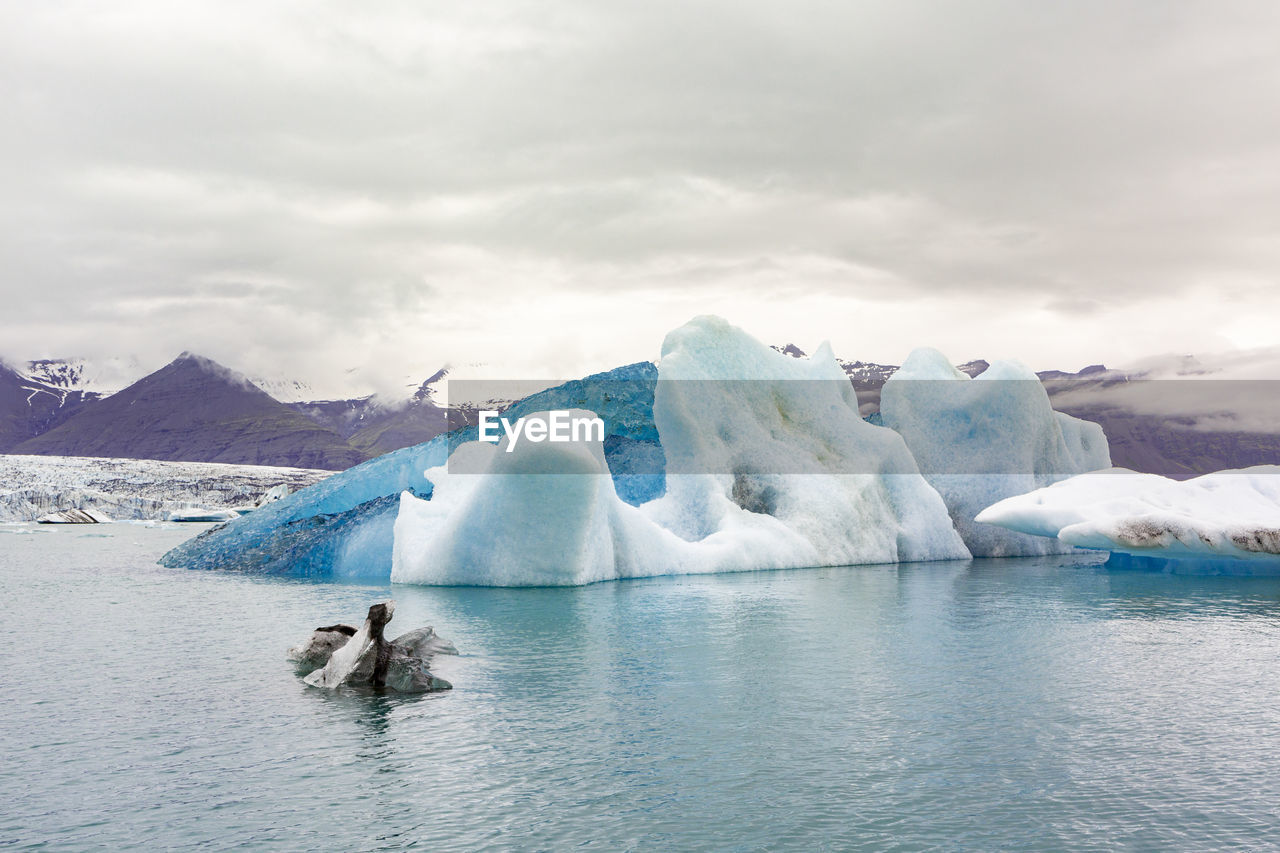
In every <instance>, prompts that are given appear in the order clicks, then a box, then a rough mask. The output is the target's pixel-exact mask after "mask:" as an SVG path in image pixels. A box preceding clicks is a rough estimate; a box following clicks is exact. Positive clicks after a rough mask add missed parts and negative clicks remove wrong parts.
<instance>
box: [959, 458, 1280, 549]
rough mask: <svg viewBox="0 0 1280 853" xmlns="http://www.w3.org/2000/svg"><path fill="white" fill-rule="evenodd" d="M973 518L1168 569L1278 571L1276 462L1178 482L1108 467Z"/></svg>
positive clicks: (1279, 469) (1279, 476)
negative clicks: (1158, 563)
mask: <svg viewBox="0 0 1280 853" xmlns="http://www.w3.org/2000/svg"><path fill="white" fill-rule="evenodd" d="M978 521H980V522H982V523H985V524H994V525H999V526H1001V527H1004V528H1007V529H1009V530H1016V531H1019V532H1021V533H1025V534H1031V535H1035V536H1045V537H1055V538H1056V539H1058V540H1060V541H1062V542H1064V543H1067V544H1069V545H1075V546H1079V547H1082V548H1095V549H1101V550H1107V551H1111V552H1113V554H1115V553H1119V554H1127V555H1130V556H1133V557H1143V558H1158V559H1161V560H1167V561H1169V564H1167V565H1168V567H1171V568H1174V569H1177V568H1179V565H1180V564H1183V565H1184V567H1185V568H1193V567H1194V566H1195V565H1196V564H1202V563H1207V562H1212V563H1213V565H1212V566H1210V568H1211V569H1212V570H1224V571H1226V570H1230V568H1231V567H1232V565H1235V566H1238V567H1241V568H1248V569H1249V571H1250V572H1256V571H1259V570H1261V569H1262V564H1266V566H1267V569H1268V570H1274V571H1280V466H1277V465H1260V466H1257V467H1253V468H1242V469H1236V470H1228V471H1216V472H1214V473H1212V474H1205V475H1203V476H1200V477H1196V478H1194V479H1191V480H1183V481H1179V480H1171V479H1169V478H1167V477H1160V476H1157V475H1155V474H1140V473H1137V472H1134V471H1129V470H1127V469H1124V468H1111V469H1108V470H1105V471H1097V472H1094V473H1090V474H1082V475H1080V476H1077V477H1072V478H1071V479H1069V480H1064V481H1062V482H1059V483H1055V484H1053V485H1051V486H1048V487H1047V488H1042V489H1038V490H1036V491H1033V492H1030V493H1028V494H1024V495H1018V496H1015V497H1009V498H1005V499H1004V500H1002V501H999V502H998V503H996V504H994V505H992V506H990V507H987V508H986V509H984V510H983V511H982V512H981V513H979V514H978ZM1202 568H1203V566H1202Z"/></svg>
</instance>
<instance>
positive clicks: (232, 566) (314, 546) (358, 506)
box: [161, 362, 665, 580]
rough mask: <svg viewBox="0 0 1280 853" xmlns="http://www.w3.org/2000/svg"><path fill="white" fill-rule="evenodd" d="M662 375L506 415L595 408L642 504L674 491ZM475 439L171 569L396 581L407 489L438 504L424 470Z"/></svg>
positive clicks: (629, 489)
mask: <svg viewBox="0 0 1280 853" xmlns="http://www.w3.org/2000/svg"><path fill="white" fill-rule="evenodd" d="M656 379H657V369H656V368H655V367H654V366H653V364H651V363H648V362H641V363H639V364H632V365H627V366H625V367H620V368H617V369H615V370H611V371H608V372H606V373H599V374H595V375H593V376H588V377H586V378H585V379H579V380H575V381H573V382H567V383H565V384H563V385H560V386H557V387H555V388H550V389H548V390H546V391H543V392H540V393H538V394H534V395H532V396H531V397H529V398H527V399H525V400H522V401H520V402H519V403H516V404H515V405H514V406H512V407H511V408H510V409H509V410H508V411H507V412H506V413H505V414H506V415H507V417H511V418H515V417H523V416H525V415H527V414H529V413H530V412H537V411H542V410H544V409H552V408H556V409H571V408H590V409H591V410H592V411H594V412H595V413H596V414H598V415H600V416H601V417H602V418H603V419H604V421H605V432H606V439H605V455H606V458H607V459H608V461H609V465H610V470H611V471H612V472H614V479H615V481H616V482H617V483H618V490H619V493H620V494H621V495H622V496H623V497H624V498H625V499H627V500H630V501H631V502H633V503H640V502H642V501H643V500H648V499H650V498H652V497H654V496H656V495H660V494H662V492H663V490H664V488H665V482H664V477H663V476H662V473H661V472H662V448H661V445H659V444H658V436H657V431H656V430H655V429H654V427H653V385H654V382H655V381H656ZM474 437H475V430H474V428H464V429H461V430H456V431H454V432H452V433H449V434H446V435H440V436H437V437H436V438H433V439H432V440H431V441H428V442H426V443H424V444H419V445H416V446H414V447H407V448H404V449H403V450H397V451H394V452H392V453H387V454H385V455H383V456H379V457H377V458H376V459H371V460H369V461H368V462H365V463H363V464H361V465H357V466H355V467H353V468H348V469H347V470H346V471H343V472H341V473H339V474H334V475H333V476H331V477H329V478H328V479H326V480H324V481H323V482H321V483H318V484H316V485H315V486H312V487H311V488H308V489H304V490H302V491H300V492H295V493H293V494H291V495H287V496H284V497H282V498H280V499H279V500H275V501H271V502H268V503H265V504H264V505H263V506H261V507H260V508H258V509H256V510H254V511H253V512H252V513H250V514H248V515H245V516H243V517H241V518H238V519H236V520H234V521H232V522H231V523H229V524H226V525H224V526H222V527H216V528H213V529H211V530H208V531H205V532H204V533H202V534H201V535H200V536H198V537H196V538H195V539H191V540H189V541H187V542H184V543H182V544H181V545H179V546H178V547H176V548H174V549H173V550H171V551H169V552H168V553H167V554H165V555H164V556H163V557H162V558H161V563H163V564H164V565H166V566H169V567H172V568H189V569H221V570H227V571H242V572H252V573H261V574H287V575H296V576H301V577H311V578H332V579H339V580H354V579H370V580H386V579H387V578H388V577H389V576H390V573H391V546H392V528H393V525H394V523H395V518H396V512H397V508H398V505H399V500H400V498H399V496H400V493H401V492H403V491H409V492H410V493H411V494H413V495H416V496H418V497H420V498H423V499H426V498H430V497H431V495H432V491H433V489H434V486H433V484H432V482H431V481H430V480H429V479H428V478H427V477H426V475H425V473H424V472H425V471H426V470H427V469H429V468H437V467H439V466H442V465H444V463H445V460H446V459H447V458H448V456H449V448H450V446H451V445H457V444H458V443H459V442H462V441H465V440H467V439H468V438H474ZM633 472H640V473H633ZM655 472H656V473H655Z"/></svg>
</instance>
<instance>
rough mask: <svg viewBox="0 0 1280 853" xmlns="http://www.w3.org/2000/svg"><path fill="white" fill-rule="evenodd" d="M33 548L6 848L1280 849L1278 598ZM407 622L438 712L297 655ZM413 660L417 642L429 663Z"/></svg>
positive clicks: (87, 537) (1067, 581)
mask: <svg viewBox="0 0 1280 853" xmlns="http://www.w3.org/2000/svg"><path fill="white" fill-rule="evenodd" d="M193 532H195V531H194V529H193V528H192V527H191V526H186V527H182V528H175V526H169V527H160V528H144V527H140V526H136V525H128V524H116V525H104V526H101V527H62V528H48V527H43V528H37V527H34V526H13V525H0V601H3V604H4V607H3V613H4V617H3V618H4V627H5V631H6V634H7V635H8V638H9V639H8V641H7V642H6V643H5V644H4V645H3V647H2V650H0V672H2V673H3V675H2V676H0V791H2V792H4V793H3V798H2V799H0V848H25V847H29V846H31V847H34V846H40V845H48V846H50V847H55V848H58V849H68V848H72V849H75V848H104V847H106V848H118V847H126V846H144V845H145V846H151V847H166V848H200V849H234V848H243V849H256V848H261V847H266V846H271V847H275V848H280V849H297V850H308V849H332V850H355V849H366V850H374V849H398V848H402V847H421V848H440V847H444V848H446V849H485V848H490V849H510V848H527V849H546V850H553V849H554V850H563V849H568V848H589V849H610V850H612V849H628V848H630V849H690V848H715V849H740V850H748V849H758V848H762V847H770V848H775V849H776V848H789V849H797V850H810V849H821V848H838V849H874V850H883V849H891V850H893V849H897V850H922V849H935V848H936V849H971V850H991V849H995V848H1019V849H1036V848H1039V849H1104V848H1105V849H1116V848H1121V849H1135V850H1136V849H1168V848H1180V849H1187V848H1208V847H1232V846H1235V847H1250V848H1255V849H1256V848H1261V847H1272V846H1274V845H1275V844H1276V841H1275V839H1276V837H1277V830H1280V819H1277V816H1276V815H1277V810H1276V806H1275V804H1276V803H1277V802H1280V769H1277V767H1278V765H1277V761H1276V756H1277V755H1280V579H1274V578H1269V579H1250V578H1192V577H1177V576H1168V575H1162V574H1147V573H1138V572H1125V573H1115V572H1110V573H1109V572H1105V571H1103V570H1101V569H1100V568H1099V567H1098V566H1097V565H1096V563H1097V559H1096V558H1093V557H1085V558H1041V559H1017V560H976V561H972V562H962V563H933V564H915V565H901V566H871V567H866V566H864V567H848V568H839V569H818V570H804V571H779V572H764V573H754V574H734V575H719V576H711V577H683V578H655V579H647V580H641V581H628V582H617V583H608V584H599V585H595V586H590V587H584V588H575V589H524V590H495V589H434V588H414V587H401V586H397V587H395V588H394V589H392V588H390V587H389V586H383V587H367V586H342V585H332V584H311V583H305V582H299V581H292V580H272V579H262V578H251V577H244V576H237V575H222V574H216V573H203V572H188V571H182V570H171V569H164V568H161V567H159V566H156V565H155V564H154V560H155V558H156V557H157V556H158V555H159V554H161V553H163V552H164V551H165V550H166V549H167V548H169V547H170V546H172V545H173V544H176V543H177V542H178V541H180V540H181V539H183V538H185V537H187V536H190V535H192V534H193ZM389 596H394V597H395V599H396V601H397V610H396V616H395V620H394V621H393V622H392V624H391V628H392V629H398V630H399V631H404V630H408V629H410V628H412V627H416V626H418V625H423V624H431V625H434V626H435V627H436V629H437V630H438V631H439V632H440V633H441V634H443V635H444V636H446V637H449V638H450V639H452V640H453V641H454V642H455V643H456V644H457V646H458V647H459V649H461V650H462V651H463V652H464V654H463V656H461V657H458V658H452V659H450V658H443V659H439V663H438V665H437V666H435V667H434V668H435V670H436V671H437V673H438V674H439V675H441V676H443V677H445V678H447V679H449V680H450V681H452V682H453V683H454V684H455V685H456V689H455V690H453V691H451V692H447V693H442V694H435V695H432V696H429V697H419V698H397V697H388V696H357V695H348V694H344V693H338V694H333V693H330V692H326V691H322V690H317V689H314V688H308V687H306V686H304V685H303V684H302V682H301V680H300V679H298V678H297V677H296V676H295V674H294V673H293V671H292V669H291V667H290V665H289V664H288V662H287V661H285V659H284V650H285V649H286V648H287V647H288V646H290V645H292V644H293V643H295V642H296V641H298V640H299V639H301V638H303V637H305V636H306V635H307V633H308V632H309V631H310V629H311V628H313V627H315V626H316V625H319V624H322V623H329V622H332V621H334V620H336V619H348V620H351V619H358V618H359V617H360V616H361V614H362V613H363V611H364V610H365V609H366V608H367V607H368V605H369V604H370V603H371V602H373V601H375V600H378V599H381V598H385V597H389ZM396 632H397V631H396V630H392V631H391V633H392V634H394V633H396Z"/></svg>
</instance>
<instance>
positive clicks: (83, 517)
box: [36, 509, 113, 524]
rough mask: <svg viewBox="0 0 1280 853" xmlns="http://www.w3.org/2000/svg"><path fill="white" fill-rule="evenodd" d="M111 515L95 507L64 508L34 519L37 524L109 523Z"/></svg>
mask: <svg viewBox="0 0 1280 853" xmlns="http://www.w3.org/2000/svg"><path fill="white" fill-rule="evenodd" d="M112 521H113V519H112V518H111V516H109V515H107V514H106V513H105V512H100V511H98V510H96V509H64V510H61V511H59V512H51V513H47V514H46V515H42V516H40V517H39V518H37V519H36V523H37V524H110V523H111V522H112Z"/></svg>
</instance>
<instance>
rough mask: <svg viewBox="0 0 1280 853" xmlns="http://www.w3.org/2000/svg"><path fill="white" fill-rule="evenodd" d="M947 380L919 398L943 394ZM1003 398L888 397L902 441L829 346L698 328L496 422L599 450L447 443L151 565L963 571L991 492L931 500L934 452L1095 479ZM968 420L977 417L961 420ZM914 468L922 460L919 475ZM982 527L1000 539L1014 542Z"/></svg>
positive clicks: (520, 575) (1089, 451) (472, 572)
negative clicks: (551, 428) (551, 420)
mask: <svg viewBox="0 0 1280 853" xmlns="http://www.w3.org/2000/svg"><path fill="white" fill-rule="evenodd" d="M939 358H940V356H939ZM928 361H929V358H928V357H927V356H925V355H921V356H917V357H913V360H912V361H911V362H910V363H909V365H907V366H904V369H907V367H910V368H911V371H916V370H920V371H921V372H922V373H923V374H925V375H929V376H931V375H932V374H931V373H929V371H928V370H927V369H926V368H927V367H928V363H927V362H928ZM921 365H924V366H923V367H922V366H921ZM1010 369H1012V368H1010ZM908 375H910V373H909V374H908ZM904 378H905V377H904ZM945 378H946V380H947V382H946V383H938V382H920V383H918V386H919V387H922V388H926V387H931V386H937V385H939V384H950V383H951V380H952V379H953V377H951V376H947V377H945ZM611 383H616V384H611ZM1004 384H1005V383H992V384H991V385H990V386H989V389H991V390H987V393H982V394H973V393H970V394H969V396H965V395H964V394H963V393H960V394H955V395H953V397H949V398H948V402H947V405H945V406H942V407H935V409H934V410H930V409H929V406H928V401H927V400H926V399H925V398H924V397H923V396H922V395H921V394H919V393H916V392H914V391H913V390H912V388H913V386H912V385H909V384H907V383H905V382H904V383H900V385H899V386H898V387H899V389H900V391H899V392H894V393H897V394H898V395H899V398H900V399H899V402H897V403H893V402H891V405H890V409H891V411H890V412H889V413H888V414H889V415H890V417H891V418H893V422H894V423H896V424H898V426H899V427H900V429H901V430H902V432H899V431H896V430H894V429H889V428H886V427H884V426H878V425H874V424H872V423H868V422H867V421H865V420H863V419H862V418H861V417H860V416H859V414H858V400H857V396H856V394H855V392H854V390H853V388H852V386H851V385H850V383H849V381H848V378H847V377H846V376H845V375H844V373H843V371H842V370H841V368H840V367H839V364H838V363H837V362H836V360H835V358H834V357H832V354H831V352H830V349H829V348H828V347H826V346H825V345H824V346H823V347H822V348H820V349H819V350H818V351H817V352H815V354H814V355H813V356H812V357H810V358H806V359H797V358H792V357H789V356H785V355H781V354H779V353H777V352H776V351H774V350H772V349H771V348H769V347H767V346H765V345H763V344H761V343H759V342H758V341H756V340H754V339H752V338H751V337H750V336H748V335H747V334H746V333H744V332H742V331H741V330H739V329H736V328H734V327H732V326H730V325H729V324H728V323H726V322H725V321H723V320H720V319H718V318H714V317H701V318H697V319H695V320H694V321H692V322H690V323H688V324H686V325H685V326H683V327H681V328H679V329H676V330H675V331H673V332H672V333H671V334H670V335H668V336H667V339H666V341H665V342H664V345H663V349H662V355H661V359H660V361H659V364H658V366H657V367H656V368H655V366H654V365H652V364H648V363H643V364H640V365H631V366H629V367H626V368H619V369H618V370H616V371H611V372H609V373H605V374H598V375H596V376H593V377H587V378H586V379H584V380H579V381H577V382H572V383H567V384H566V385H563V386H559V387H557V388H553V389H550V390H548V391H545V392H542V393H541V394H537V395H534V396H533V397H530V398H528V399H526V400H524V401H521V402H520V403H519V404H517V405H516V406H515V407H513V408H512V409H511V410H509V411H508V412H506V413H504V414H505V415H506V416H507V417H510V418H515V417H519V416H524V417H530V418H532V417H535V416H536V415H537V413H539V412H547V411H550V410H555V409H581V410H585V412H584V414H586V413H595V414H598V415H600V416H601V417H602V418H603V419H604V421H605V422H606V424H607V430H606V433H607V434H606V436H605V440H604V442H599V441H579V442H573V443H564V444H553V443H540V444H539V443H529V442H521V443H518V444H517V445H515V446H512V447H510V449H511V450H512V451H513V452H510V453H508V452H507V450H508V445H507V444H506V443H505V441H504V443H502V444H498V445H493V444H487V443H483V442H477V441H474V439H475V437H476V435H475V430H474V429H470V430H461V431H455V432H454V433H452V434H449V435H446V436H440V437H438V438H437V439H434V440H433V441H431V442H428V443H427V444H424V445H419V446H418V447H414V448H408V449H406V450H402V451H397V452H395V453H391V454H387V455H386V456H383V457H379V458H378V459H375V460H372V461H370V462H367V463H365V464H363V465H360V466H357V467H355V468H352V469H349V470H347V471H345V472H343V473H341V474H337V475H334V476H333V477H331V478H330V479H328V480H326V481H325V482H323V483H321V484H318V485H317V486H315V487H313V488H311V489H307V490H305V491H303V492H301V493H299V494H296V495H292V496H290V497H289V498H286V499H285V500H282V501H279V502H277V503H276V504H272V505H271V506H269V507H267V508H265V509H263V510H260V511H258V512H255V513H253V514H252V515H250V516H248V517H246V518H242V519H238V520H237V521H235V522H233V523H231V524H228V525H226V526H224V527H221V528H216V529H214V530H212V531H209V532H207V533H206V534H204V535H203V536H202V537H200V538H198V539H196V540H192V541H191V542H188V543H184V545H182V546H179V548H177V549H174V551H171V552H170V553H169V554H167V555H166V556H165V557H164V559H163V562H164V563H165V564H166V565H172V566H186V567H191V568H222V569H233V570H244V571H256V572H261V571H266V572H278V573H287V574H297V575H307V576H322V577H330V578H370V579H379V580H385V579H387V577H388V575H390V576H391V578H392V580H395V581H399V582H411V583H435V584H484V585H512V586H518V585H548V584H580V583H588V582H592V581H598V580H605V579H610V578H622V577H639V576H646V575H656V574H676V573H694V572H718V571H739V570H748V569H760V568H780V567H799V566H820V565H844V564H852V563H874V562H894V561H908V560H937V559H953V558H966V557H968V556H970V553H971V549H970V548H968V547H966V545H965V541H964V539H963V538H962V536H963V535H968V536H971V537H974V536H976V535H977V534H975V533H974V531H975V530H976V529H977V528H976V526H974V525H972V524H971V522H972V516H971V515H970V516H968V517H967V518H966V517H965V513H966V512H967V511H968V508H969V507H973V511H974V512H976V511H977V509H978V508H980V506H978V505H981V506H985V505H986V503H990V501H986V500H984V498H985V496H987V495H988V494H990V491H989V490H987V491H982V490H977V489H975V488H972V487H970V488H969V490H968V491H966V490H965V489H959V490H955V489H952V490H950V491H948V492H945V493H944V494H942V495H940V494H939V491H938V489H936V488H935V486H934V485H932V484H931V481H932V479H933V478H934V477H935V476H939V475H941V473H945V465H943V464H942V462H940V460H943V461H945V450H944V446H945V445H946V443H947V442H952V441H965V440H967V441H968V446H967V447H966V448H965V450H964V451H963V452H964V453H966V454H969V455H970V456H972V455H973V454H974V453H975V452H977V451H978V450H981V451H982V453H985V454H986V457H985V458H988V459H999V460H1000V463H1001V466H1002V467H998V468H997V469H996V470H997V471H999V472H1001V473H1002V474H1005V475H1008V476H1018V477H1022V476H1023V475H1027V477H1029V479H1027V478H1026V477H1024V478H1023V479H1022V480H1019V481H1018V482H1020V483H1023V484H1024V485H1025V486H1026V488H1034V487H1035V486H1036V485H1040V484H1042V483H1043V482H1047V481H1050V480H1047V479H1044V478H1051V477H1059V476H1066V475H1068V474H1072V473H1078V472H1080V471H1083V470H1087V468H1088V467H1090V466H1094V465H1098V464H1099V463H1101V465H1102V466H1105V465H1106V464H1108V462H1107V451H1106V441H1105V438H1104V437H1103V436H1102V435H1101V433H1100V431H1096V432H1095V431H1094V430H1091V429H1090V428H1089V426H1088V425H1084V424H1081V422H1078V421H1073V420H1071V419H1065V418H1064V417H1062V416H1059V415H1057V414H1056V413H1054V412H1053V411H1052V410H1051V409H1050V408H1049V406H1048V402H1047V398H1044V399H1041V398H1035V399H1031V398H1030V397H1029V396H1028V395H1026V394H1025V393H1024V394H1009V393H1007V392H1003V391H1002V392H1001V393H993V389H996V388H998V387H1000V386H1001V385H1004ZM979 387H980V388H984V389H985V388H987V387H988V386H979ZM1037 387H1038V384H1037ZM890 397H891V400H892V397H893V394H891V395H890ZM1041 397H1043V392H1041ZM1027 406H1031V407H1033V408H1034V412H1032V413H1031V414H1027V413H1026V412H1024V411H1023V408H1025V407H1027ZM982 407H991V408H992V410H991V411H988V412H985V413H979V412H977V411H974V410H975V409H979V408H982ZM966 411H967V412H968V414H967V415H965V417H967V419H968V421H969V423H971V424H973V423H978V422H981V421H982V420H983V419H984V418H985V419H987V420H990V421H992V422H998V421H999V420H1000V419H1002V418H1010V419H1013V420H1014V421H1015V423H1016V424H1018V425H1024V426H1025V425H1027V424H1031V425H1033V426H1034V429H1033V430H1031V432H1029V433H1028V432H1025V431H1020V430H1018V429H1006V430H1003V431H1000V430H993V429H989V430H987V431H986V432H982V431H979V433H978V434H977V435H976V436H972V435H971V436H968V438H967V439H966V437H965V435H964V434H963V432H962V431H961V430H960V429H959V428H958V427H957V424H958V423H960V422H961V421H962V420H964V418H963V417H961V416H962V415H964V413H965V412H966ZM939 413H947V417H948V418H950V420H947V419H946V418H943V419H942V420H938V419H937V418H938V416H939ZM1002 442H1003V443H1004V444H1003V445H1002V444H1001V443H1002ZM931 448H932V449H931ZM1046 454H1047V455H1048V457H1049V458H1047V459H1046V458H1042V457H1045V456H1046ZM917 455H919V456H921V457H923V458H924V459H926V460H927V463H928V464H927V465H924V464H922V465H919V466H918V465H917ZM1010 459H1012V460H1015V461H1012V462H1011V461H1010ZM939 466H941V467H939ZM922 469H924V476H922V474H921V470H922ZM1037 477H1039V478H1041V479H1037ZM984 488H985V487H984ZM1006 493H1008V492H1006ZM978 495H981V497H979V496H978ZM948 496H949V500H946V501H944V498H948ZM1001 496H1003V495H1001ZM953 519H954V520H953ZM957 526H959V528H960V529H959V532H957ZM992 530H994V531H995V532H994V534H993V535H994V537H995V539H996V540H1001V538H1002V537H1003V539H1004V540H1012V539H1014V537H1016V536H1020V534H1014V533H1010V532H1007V531H1003V530H999V529H996V528H992ZM1024 538H1027V539H1028V541H1031V542H1035V543H1036V544H1035V545H1033V546H1026V545H1022V546H1019V547H1021V548H1022V549H1023V550H1021V551H1020V550H1018V549H1017V548H1014V547H1010V546H1007V545H1003V546H1000V547H1002V548H1003V549H1004V550H1003V551H997V552H999V553H1024V552H1032V553H1040V552H1043V548H1044V546H1043V545H1041V544H1040V543H1039V542H1038V541H1037V540H1032V539H1030V538H1028V537H1024ZM974 541H975V542H976V541H977V539H976V538H975V540H974ZM1036 549H1039V550H1036Z"/></svg>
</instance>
